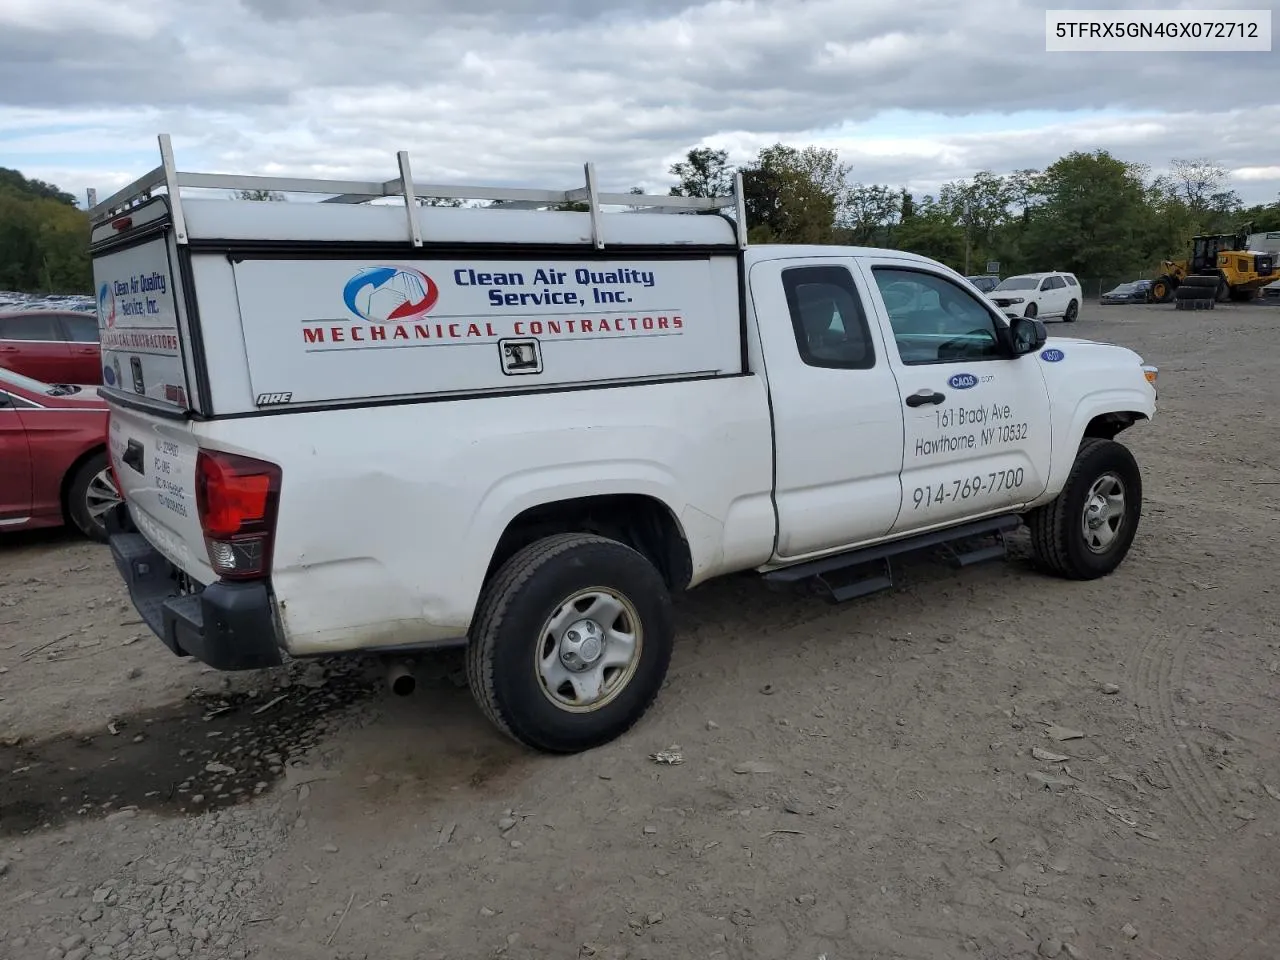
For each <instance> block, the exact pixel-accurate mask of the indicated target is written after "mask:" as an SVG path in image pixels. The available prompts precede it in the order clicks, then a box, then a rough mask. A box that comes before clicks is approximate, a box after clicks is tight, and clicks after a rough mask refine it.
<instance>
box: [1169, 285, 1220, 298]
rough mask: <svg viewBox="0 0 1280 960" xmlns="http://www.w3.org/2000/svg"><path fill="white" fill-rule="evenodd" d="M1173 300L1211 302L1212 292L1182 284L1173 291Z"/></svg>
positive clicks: (1208, 288) (1210, 289) (1208, 289)
mask: <svg viewBox="0 0 1280 960" xmlns="http://www.w3.org/2000/svg"><path fill="white" fill-rule="evenodd" d="M1173 297H1174V299H1175V300H1212V299H1213V290H1212V288H1210V287H1201V286H1195V285H1194V284H1189V283H1184V284H1183V285H1182V286H1180V287H1179V288H1178V289H1177V290H1175V291H1173Z"/></svg>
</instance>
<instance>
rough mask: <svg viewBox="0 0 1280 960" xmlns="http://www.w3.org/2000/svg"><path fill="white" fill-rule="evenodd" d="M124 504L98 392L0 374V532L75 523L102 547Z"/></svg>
mask: <svg viewBox="0 0 1280 960" xmlns="http://www.w3.org/2000/svg"><path fill="white" fill-rule="evenodd" d="M119 501H120V493H119V491H118V489H117V487H116V483H115V478H114V477H113V476H112V474H111V468H110V467H109V465H108V463H107V404H106V402H105V401H104V400H103V399H102V398H101V397H99V396H98V393H97V391H96V390H94V389H93V387H92V386H83V387H82V386H71V385H68V384H49V383H43V382H41V381H39V380H32V379H31V378H30V377H24V376H22V375H21V374H17V373H13V372H12V371H10V370H3V369H0V533H3V532H5V531H10V530H29V529H34V528H36V527H56V526H61V525H63V524H65V523H72V524H74V525H75V526H77V527H78V528H80V530H81V531H82V532H83V533H84V534H85V535H86V536H88V537H90V538H92V539H94V540H99V541H101V540H105V539H106V529H105V526H104V523H103V514H104V513H106V511H107V510H108V509H110V508H111V507H112V506H113V505H115V504H116V503H118V502H119Z"/></svg>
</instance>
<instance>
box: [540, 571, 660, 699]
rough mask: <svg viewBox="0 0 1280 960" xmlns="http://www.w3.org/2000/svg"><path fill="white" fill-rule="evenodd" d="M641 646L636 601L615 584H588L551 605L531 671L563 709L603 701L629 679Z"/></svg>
mask: <svg viewBox="0 0 1280 960" xmlns="http://www.w3.org/2000/svg"><path fill="white" fill-rule="evenodd" d="M643 648H644V628H643V627H642V626H641V623H640V615H639V613H637V612H636V608H635V605H634V604H632V602H631V601H630V600H628V599H627V598H626V597H625V596H623V595H622V594H621V593H619V592H618V591H616V590H610V589H609V588H607V587H589V588H587V589H585V590H579V591H578V592H577V593H575V594H573V596H571V597H569V598H568V599H567V600H564V601H563V602H561V603H560V604H558V605H557V606H556V609H555V610H554V611H552V613H551V615H550V616H549V617H547V619H546V621H545V622H544V623H543V625H542V630H541V631H540V632H539V634H538V643H537V645H536V646H535V648H534V653H533V672H534V676H535V677H536V678H537V681H538V689H540V690H541V691H542V694H543V696H545V697H546V698H547V699H548V700H549V701H550V702H551V703H552V704H554V705H555V706H556V707H557V708H558V709H560V710H564V711H565V712H566V713H593V712H595V711H596V710H601V709H603V708H604V707H606V706H608V705H609V704H610V703H612V702H613V701H614V700H615V699H617V697H618V695H619V694H620V693H622V691H623V690H625V689H626V688H627V685H628V684H629V683H630V682H631V678H632V677H634V676H635V673H636V669H637V668H638V666H639V664H640V654H641V651H642V650H643Z"/></svg>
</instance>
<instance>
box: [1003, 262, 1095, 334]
mask: <svg viewBox="0 0 1280 960" xmlns="http://www.w3.org/2000/svg"><path fill="white" fill-rule="evenodd" d="M987 296H988V297H990V298H991V300H992V302H994V303H995V305H996V306H997V307H999V308H1000V309H1001V311H1002V312H1003V313H1004V314H1005V316H1008V317H1038V318H1039V319H1041V320H1057V319H1062V320H1064V321H1066V322H1067V323H1074V322H1075V319H1076V317H1078V316H1079V315H1080V299H1081V297H1080V282H1079V281H1078V280H1076V277H1075V274H1073V273H1063V272H1061V271H1058V270H1055V271H1052V272H1048V273H1024V274H1020V275H1019V276H1016V277H1006V278H1005V279H1004V280H1001V281H1000V283H999V285H997V286H996V288H995V289H994V290H992V291H991V292H990V293H989V294H987Z"/></svg>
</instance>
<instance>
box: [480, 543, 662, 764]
mask: <svg viewBox="0 0 1280 960" xmlns="http://www.w3.org/2000/svg"><path fill="white" fill-rule="evenodd" d="M673 636H674V627H673V623H672V614H671V598H670V596H669V594H668V592H667V587H666V584H665V583H664V582H663V580H662V577H661V575H660V574H659V573H658V571H657V569H655V568H654V566H653V564H651V563H650V562H649V561H648V560H646V559H645V558H644V557H643V556H641V555H640V554H639V553H637V552H636V551H635V550H633V549H631V548H630V547H628V546H625V545H624V544H621V543H618V542H617V541H615V540H608V539H605V538H604V537H598V536H592V535H588V534H557V535H556V536H551V537H546V538H544V539H542V540H538V541H537V542H535V543H533V544H530V545H529V546H527V547H525V548H524V549H522V550H521V551H519V552H518V553H516V554H515V555H514V556H513V557H512V558H511V559H510V560H508V561H507V562H506V563H505V564H503V565H502V567H501V568H500V569H499V570H498V572H497V573H496V574H495V575H494V577H493V579H492V580H491V581H490V582H489V584H488V586H487V587H486V588H485V591H484V594H483V596H482V597H481V600H480V606H479V609H478V610H477V612H476V619H475V622H474V625H473V627H472V631H471V637H470V643H469V648H468V655H467V677H468V680H469V682H470V685H471V692H472V694H473V695H474V696H475V699H476V702H477V703H478V704H479V705H480V707H481V709H483V710H484V712H485V713H486V715H487V716H488V717H489V719H490V720H491V721H492V722H493V723H494V724H495V725H496V726H497V727H498V729H500V730H502V731H503V732H504V733H506V734H507V735H508V736H510V737H511V738H512V739H514V740H517V741H519V742H520V743H523V744H525V745H526V746H529V747H532V748H534V749H536V750H541V751H544V752H547V753H576V752H579V751H582V750H588V749H591V748H592V747H597V746H600V745H602V744H604V743H608V742H609V741H610V740H613V739H615V738H617V737H618V736H620V735H621V734H623V733H625V732H626V731H627V730H628V729H630V728H631V727H632V726H633V725H634V724H635V723H636V721H638V720H639V719H640V718H641V717H642V716H643V715H644V713H645V712H646V711H647V710H648V709H649V707H650V705H651V704H652V703H653V701H654V699H655V698H656V697H657V695H658V691H659V689H661V687H662V684H663V681H664V680H665V679H666V674H667V666H668V664H669V663H670V661H671V647H672V640H673Z"/></svg>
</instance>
